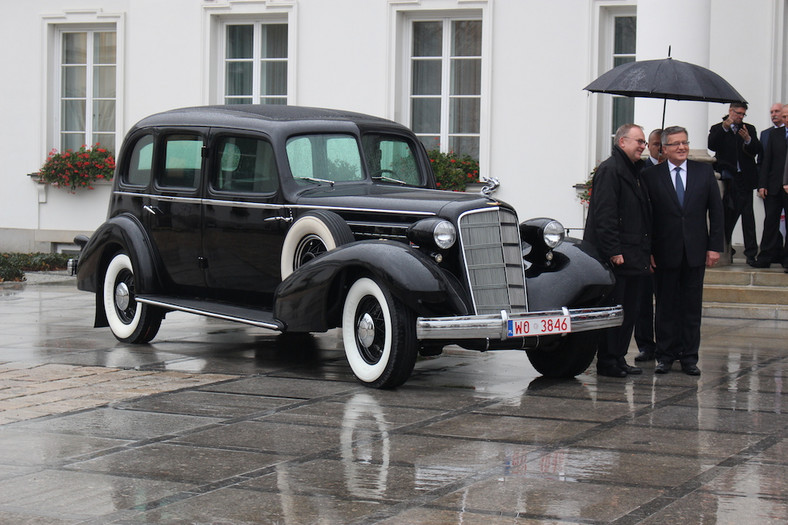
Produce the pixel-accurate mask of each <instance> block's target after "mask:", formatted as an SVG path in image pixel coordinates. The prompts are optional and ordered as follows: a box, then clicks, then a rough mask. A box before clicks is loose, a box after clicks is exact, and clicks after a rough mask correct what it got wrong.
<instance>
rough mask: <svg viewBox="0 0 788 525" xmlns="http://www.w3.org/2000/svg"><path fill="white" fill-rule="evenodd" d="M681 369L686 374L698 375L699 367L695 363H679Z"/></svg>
mask: <svg viewBox="0 0 788 525" xmlns="http://www.w3.org/2000/svg"><path fill="white" fill-rule="evenodd" d="M681 371H682V372H684V373H685V374H687V375H688V376H699V375H700V368H698V367H697V366H695V365H681Z"/></svg>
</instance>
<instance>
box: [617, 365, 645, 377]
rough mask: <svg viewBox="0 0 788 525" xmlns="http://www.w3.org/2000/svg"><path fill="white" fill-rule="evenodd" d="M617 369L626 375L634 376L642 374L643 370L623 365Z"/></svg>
mask: <svg viewBox="0 0 788 525" xmlns="http://www.w3.org/2000/svg"><path fill="white" fill-rule="evenodd" d="M618 367H619V368H620V369H621V370H623V371H624V372H626V373H627V375H631V376H636V375H638V374H642V373H643V369H642V368H640V367H637V366H629V365H628V364H626V363H624V364H623V365H618Z"/></svg>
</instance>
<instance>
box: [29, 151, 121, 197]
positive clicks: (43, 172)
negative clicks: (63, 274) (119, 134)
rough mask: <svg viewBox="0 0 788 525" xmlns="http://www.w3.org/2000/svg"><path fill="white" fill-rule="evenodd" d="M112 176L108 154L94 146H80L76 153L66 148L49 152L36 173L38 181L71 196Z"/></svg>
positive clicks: (111, 159)
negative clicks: (65, 191) (64, 191)
mask: <svg viewBox="0 0 788 525" xmlns="http://www.w3.org/2000/svg"><path fill="white" fill-rule="evenodd" d="M114 173H115V157H114V156H113V155H112V152H111V151H109V150H107V149H106V148H102V147H101V145H100V144H98V143H96V144H95V145H94V146H93V147H92V148H89V147H87V146H86V145H82V147H80V148H79V150H77V151H72V150H70V149H67V150H66V151H63V152H60V153H58V151H57V150H56V149H53V150H52V151H50V152H49V155H48V156H47V160H46V161H45V162H44V165H43V166H41V169H40V170H39V171H38V173H37V174H36V175H37V176H38V180H39V181H41V182H45V183H48V184H52V185H53V186H57V187H58V188H65V189H68V190H69V191H70V192H71V193H74V192H75V191H76V189H77V188H87V189H89V190H92V189H93V184H94V183H95V182H97V181H110V180H112V176H113V174H114Z"/></svg>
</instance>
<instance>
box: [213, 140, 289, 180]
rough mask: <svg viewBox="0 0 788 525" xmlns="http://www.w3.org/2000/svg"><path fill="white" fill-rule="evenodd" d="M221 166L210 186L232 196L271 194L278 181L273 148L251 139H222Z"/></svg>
mask: <svg viewBox="0 0 788 525" xmlns="http://www.w3.org/2000/svg"><path fill="white" fill-rule="evenodd" d="M217 151H218V153H219V165H218V168H217V169H216V171H215V172H214V176H213V180H212V181H211V186H212V188H213V189H214V190H217V191H228V192H233V193H272V192H275V191H276V190H277V189H278V188H279V177H278V173H277V170H276V162H275V159H274V149H273V147H272V146H271V144H270V143H269V142H268V141H266V140H262V139H256V138H250V137H222V138H221V139H219V141H218V143H217Z"/></svg>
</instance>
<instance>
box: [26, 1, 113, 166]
mask: <svg viewBox="0 0 788 525" xmlns="http://www.w3.org/2000/svg"><path fill="white" fill-rule="evenodd" d="M41 21H42V41H43V46H42V47H43V49H44V52H45V54H46V58H45V60H44V62H45V64H46V67H45V69H44V72H43V75H44V80H43V85H45V86H46V89H44V90H43V91H42V98H41V100H42V104H41V105H42V107H44V108H46V110H45V117H44V118H45V125H44V126H43V127H42V129H41V135H40V137H41V143H40V144H41V146H40V148H41V151H42V157H44V156H46V153H47V152H49V151H51V150H52V149H57V150H58V151H60V149H61V137H60V135H61V125H62V107H61V104H60V99H61V93H62V82H63V79H62V70H61V66H62V51H63V47H62V46H63V41H62V38H63V37H62V33H64V32H80V31H114V32H115V122H114V125H115V129H114V131H113V133H114V136H115V145H114V148H113V151H114V152H117V151H118V149H119V148H120V145H121V140H120V139H122V136H121V135H120V130H122V129H125V125H124V119H125V115H124V103H123V101H124V99H125V93H124V91H125V83H124V78H125V61H124V60H123V57H124V56H125V46H124V42H125V15H124V14H123V13H112V12H103V11H101V10H90V9H85V10H75V11H62V12H59V13H52V14H45V15H42V16H41ZM89 88H90V89H91V90H92V86H89ZM91 124H92V123H91ZM90 138H92V137H90ZM86 140H87V137H86ZM87 142H88V143H87V144H86V145H87V146H92V144H90V142H91V141H90V140H87Z"/></svg>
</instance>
